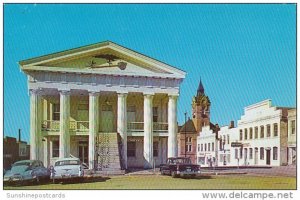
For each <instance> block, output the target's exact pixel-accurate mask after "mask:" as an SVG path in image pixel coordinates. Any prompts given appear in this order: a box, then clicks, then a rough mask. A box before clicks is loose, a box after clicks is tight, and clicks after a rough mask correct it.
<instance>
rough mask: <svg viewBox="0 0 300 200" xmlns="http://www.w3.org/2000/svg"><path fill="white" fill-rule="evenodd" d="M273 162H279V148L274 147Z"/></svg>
mask: <svg viewBox="0 0 300 200" xmlns="http://www.w3.org/2000/svg"><path fill="white" fill-rule="evenodd" d="M273 160H278V148H277V147H273Z"/></svg>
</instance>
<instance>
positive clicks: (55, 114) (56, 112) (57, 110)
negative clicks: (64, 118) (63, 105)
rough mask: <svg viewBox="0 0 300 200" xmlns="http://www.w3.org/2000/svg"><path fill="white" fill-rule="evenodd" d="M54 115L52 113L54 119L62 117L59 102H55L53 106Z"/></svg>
mask: <svg viewBox="0 0 300 200" xmlns="http://www.w3.org/2000/svg"><path fill="white" fill-rule="evenodd" d="M52 108H53V115H52V119H53V120H59V118H60V114H59V110H60V106H59V104H58V103H54V104H53V106H52Z"/></svg>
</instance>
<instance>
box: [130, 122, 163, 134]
mask: <svg viewBox="0 0 300 200" xmlns="http://www.w3.org/2000/svg"><path fill="white" fill-rule="evenodd" d="M127 130H128V131H129V132H143V131H144V122H128V125H127ZM153 131H154V132H167V131H168V123H166V122H153Z"/></svg>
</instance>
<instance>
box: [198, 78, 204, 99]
mask: <svg viewBox="0 0 300 200" xmlns="http://www.w3.org/2000/svg"><path fill="white" fill-rule="evenodd" d="M202 94H204V87H203V84H202V81H201V77H200V83H199V86H198V90H197V96H200V95H202Z"/></svg>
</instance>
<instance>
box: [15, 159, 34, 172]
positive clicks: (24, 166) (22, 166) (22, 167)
mask: <svg viewBox="0 0 300 200" xmlns="http://www.w3.org/2000/svg"><path fill="white" fill-rule="evenodd" d="M30 166H31V163H30V162H21V163H15V164H13V165H12V168H11V172H12V173H22V172H25V171H26V170H28V169H29V167H30Z"/></svg>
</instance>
